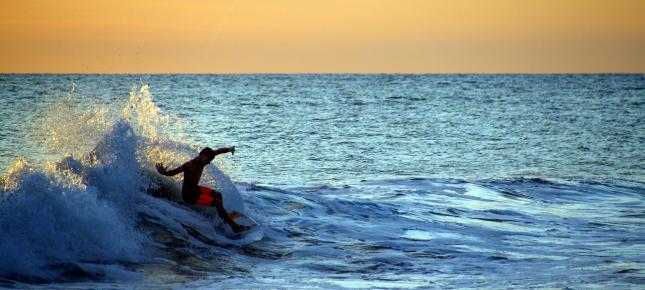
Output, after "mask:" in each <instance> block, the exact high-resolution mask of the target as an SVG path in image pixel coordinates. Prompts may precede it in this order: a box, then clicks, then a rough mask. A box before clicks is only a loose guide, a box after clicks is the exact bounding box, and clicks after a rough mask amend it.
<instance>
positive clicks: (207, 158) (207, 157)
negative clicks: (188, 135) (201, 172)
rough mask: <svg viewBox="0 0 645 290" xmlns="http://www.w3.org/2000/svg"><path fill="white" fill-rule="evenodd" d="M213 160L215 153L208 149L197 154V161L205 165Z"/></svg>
mask: <svg viewBox="0 0 645 290" xmlns="http://www.w3.org/2000/svg"><path fill="white" fill-rule="evenodd" d="M213 158H215V151H214V150H213V149H211V148H210V147H205V148H204V149H202V151H200V152H199V159H200V160H201V161H203V162H204V163H205V164H208V163H211V161H213Z"/></svg>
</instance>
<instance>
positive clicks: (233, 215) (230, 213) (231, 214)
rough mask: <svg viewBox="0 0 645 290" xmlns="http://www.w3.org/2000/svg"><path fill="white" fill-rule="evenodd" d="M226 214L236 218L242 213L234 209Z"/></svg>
mask: <svg viewBox="0 0 645 290" xmlns="http://www.w3.org/2000/svg"><path fill="white" fill-rule="evenodd" d="M228 216H230V217H231V218H232V219H236V218H239V217H241V216H242V214H241V213H239V212H236V211H232V212H229V213H228Z"/></svg>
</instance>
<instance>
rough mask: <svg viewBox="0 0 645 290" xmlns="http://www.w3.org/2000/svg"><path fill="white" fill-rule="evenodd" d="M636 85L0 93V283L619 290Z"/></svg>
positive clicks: (637, 262)
mask: <svg viewBox="0 0 645 290" xmlns="http://www.w3.org/2000/svg"><path fill="white" fill-rule="evenodd" d="M644 79H645V77H643V76H642V75H625V76H620V75H619V76H615V75H609V76H607V75H587V76H584V75H583V76H579V75H571V76H566V75H565V76H557V75H556V76H512V75H511V76H508V75H502V76H494V75H493V76H481V75H466V76H450V75H449V76H443V75H434V76H433V75H427V76H424V75H411V76H406V75H369V76H364V75H246V76H245V75H242V76H192V75H180V76H177V75H158V76H146V77H144V78H142V80H139V78H138V77H135V76H128V75H119V76H110V75H105V76H98V75H76V76H74V75H71V76H70V75H44V76H38V75H2V76H1V78H0V89H1V90H0V92H1V93H2V109H0V117H2V118H4V120H5V123H4V125H3V129H2V131H0V137H1V138H2V141H0V148H1V149H2V152H3V153H2V155H1V156H0V161H2V163H1V165H2V167H1V168H2V169H3V171H4V172H3V174H2V184H1V185H2V191H1V192H0V257H2V258H0V287H3V288H19V289H24V288H35V289H52V288H59V289H75V288H76V289H85V288H102V289H111V288H114V289H122V288H136V289H139V288H150V289H154V288H177V289H184V288H199V289H202V288H203V289H211V288H215V289H220V288H222V289H230V288H234V289H239V288H242V289H246V288H254V289H258V288H261V289H264V288H297V289H319V288H379V289H381V288H422V289H427V288H438V289H445V288H502V289H508V288H573V289H587V288H614V289H615V288H622V289H637V288H639V287H642V286H641V285H642V284H643V283H645V256H643V254H642V253H643V252H645V238H644V237H645V235H644V234H645V223H644V221H645V214H644V213H645V180H644V179H643V176H645V175H644V174H643V173H644V172H645V168H644V167H643V166H644V165H643V164H644V163H643V161H645V156H644V155H643V150H642V149H643V145H644V144H645V136H644V135H643V134H645V124H644V122H643V120H644V119H643V118H645V115H644V114H645V102H644V100H645V93H644V92H645V90H643V84H645V81H644ZM128 84H129V85H128ZM228 145H236V148H238V149H237V152H236V154H235V156H227V157H222V156H218V157H217V158H216V160H215V162H214V164H213V165H209V166H207V167H206V169H205V172H204V176H203V178H202V184H205V185H207V186H210V187H212V188H215V189H217V190H218V191H220V192H222V194H223V197H224V203H225V206H227V209H229V210H236V211H240V212H243V213H245V214H246V215H248V216H249V217H252V218H253V219H254V220H256V221H257V222H259V223H260V224H261V227H260V230H258V231H254V232H253V233H250V234H247V235H245V236H243V237H242V238H241V239H232V238H229V237H228V236H227V235H226V234H225V230H226V227H225V226H223V225H222V221H221V220H220V219H219V218H218V217H217V215H216V214H214V212H213V211H212V210H211V209H207V208H196V207H192V206H189V205H187V204H185V203H183V202H182V201H181V198H180V196H179V194H178V192H179V191H178V188H179V184H180V180H181V179H180V178H181V175H179V176H176V177H175V178H174V179H173V178H166V177H161V176H160V175H158V174H157V173H156V172H155V170H154V164H155V163H157V162H163V163H164V164H167V165H170V167H175V166H178V165H180V164H182V163H183V162H184V161H186V160H189V159H190V158H192V157H194V156H196V155H197V152H199V150H200V149H201V148H202V147H204V146H211V147H218V146H228Z"/></svg>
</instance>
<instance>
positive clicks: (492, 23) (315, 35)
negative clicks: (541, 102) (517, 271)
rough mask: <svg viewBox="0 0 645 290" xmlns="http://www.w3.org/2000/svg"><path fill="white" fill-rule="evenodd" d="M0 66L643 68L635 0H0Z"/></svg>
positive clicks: (53, 69)
mask: <svg viewBox="0 0 645 290" xmlns="http://www.w3.org/2000/svg"><path fill="white" fill-rule="evenodd" d="M0 35H1V38H0V72H19V73H22V72H49V73H382V72H383V73H562V72H583V73H584V72H586V73H589V72H639V73H644V72H645V1H642V0H584V1H583V0H310V1H307V0H219V1H218V0H212V1H209V0H145V1H135V0H109V1H105V0H91V1H84V0H78V1H74V0H70V1H63V0H59V1H54V0H52V1H37V0H2V1H0Z"/></svg>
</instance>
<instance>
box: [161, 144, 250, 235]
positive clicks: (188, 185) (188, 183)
mask: <svg viewBox="0 0 645 290" xmlns="http://www.w3.org/2000/svg"><path fill="white" fill-rule="evenodd" d="M228 152H231V154H235V147H222V148H219V149H216V150H213V149H211V148H209V147H206V148H204V149H202V151H200V152H199V155H198V156H197V157H195V158H193V159H191V160H189V161H187V162H186V163H184V164H183V165H181V166H179V167H177V168H175V169H172V170H167V169H166V167H165V166H163V163H157V164H156V165H155V167H156V168H157V172H159V174H162V175H165V176H174V175H177V174H179V173H181V172H183V173H184V181H183V183H182V185H181V195H182V198H183V199H184V201H185V202H187V203H188V204H192V205H199V206H213V207H215V208H216V209H217V214H218V215H219V216H220V217H221V218H222V219H223V220H224V222H226V223H227V224H229V225H230V226H231V228H232V229H233V231H235V232H236V233H239V232H243V231H245V230H248V229H249V227H248V226H244V225H239V224H237V223H236V222H235V220H234V219H236V218H237V217H239V216H240V213H238V212H235V211H233V212H231V213H230V214H229V213H228V212H227V211H226V209H225V208H224V204H223V200H222V194H221V193H220V192H217V191H215V190H213V189H212V188H208V187H206V186H201V185H199V179H200V178H201V177H202V172H203V171H204V167H205V166H206V165H208V164H209V163H211V161H213V159H214V158H215V156H217V155H219V154H222V153H228Z"/></svg>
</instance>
